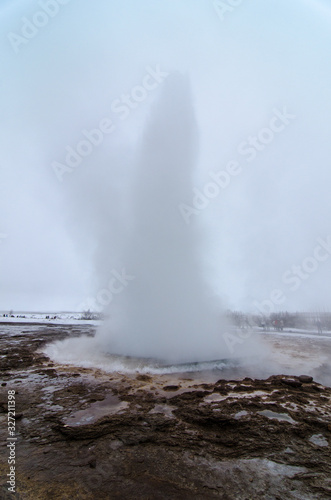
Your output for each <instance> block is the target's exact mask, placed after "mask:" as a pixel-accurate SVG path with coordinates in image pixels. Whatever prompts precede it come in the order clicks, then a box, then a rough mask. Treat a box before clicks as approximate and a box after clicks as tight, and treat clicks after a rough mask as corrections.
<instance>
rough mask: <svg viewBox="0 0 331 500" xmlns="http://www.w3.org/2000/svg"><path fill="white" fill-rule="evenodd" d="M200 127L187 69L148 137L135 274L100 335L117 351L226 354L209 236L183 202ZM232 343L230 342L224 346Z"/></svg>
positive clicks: (132, 254) (130, 245)
mask: <svg viewBox="0 0 331 500" xmlns="http://www.w3.org/2000/svg"><path fill="white" fill-rule="evenodd" d="M197 143H198V133H197V126H196V122H195V118H194V113H193V106H192V99H191V95H190V88H189V84H188V81H187V79H186V78H185V77H182V76H180V75H178V74H174V75H172V76H171V77H169V78H168V80H167V82H166V83H165V87H164V89H163V94H162V96H161V99H160V100H159V101H158V102H157V103H156V104H155V105H154V109H153V112H152V114H151V117H150V118H149V121H148V123H147V126H146V130H145V133H144V134H143V137H142V146H141V151H140V152H139V153H138V166H137V171H136V174H135V175H136V180H135V183H134V189H133V193H132V196H131V206H130V209H131V213H132V226H131V235H130V236H129V238H128V242H127V248H126V249H125V252H124V255H123V262H124V264H125V269H126V270H127V272H128V274H130V275H133V276H134V279H133V280H131V281H129V282H128V284H127V287H126V289H125V291H124V292H123V293H121V294H118V296H116V310H115V308H114V307H111V309H110V311H109V313H110V319H109V320H108V321H107V322H106V323H105V324H104V326H103V327H102V329H101V330H100V332H99V334H98V336H97V341H99V342H101V344H103V345H104V346H106V348H107V349H108V350H109V351H110V352H112V353H118V354H126V355H132V356H142V357H152V358H159V359H160V358H161V359H166V360H169V361H176V362H178V361H188V360H190V361H196V360H202V359H203V360H206V359H219V358H220V357H224V356H226V355H227V354H228V353H227V352H226V350H225V349H226V346H225V345H224V340H223V337H222V330H223V327H222V321H221V318H220V310H218V312H217V309H216V307H215V308H214V307H213V306H212V297H211V292H210V290H209V289H208V286H207V284H206V282H205V280H204V279H203V272H202V269H201V260H202V259H201V255H200V252H201V249H200V246H199V242H200V241H201V236H200V234H199V231H198V228H197V227H196V226H195V225H194V224H186V223H185V221H184V219H183V217H182V216H181V213H180V211H179V208H178V207H179V205H180V204H181V203H182V202H183V200H186V199H188V198H189V196H190V194H191V192H192V187H193V186H192V177H193V174H194V170H195V163H196V161H197ZM224 347H225V348H224Z"/></svg>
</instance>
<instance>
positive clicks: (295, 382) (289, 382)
mask: <svg viewBox="0 0 331 500" xmlns="http://www.w3.org/2000/svg"><path fill="white" fill-rule="evenodd" d="M281 382H282V384H285V385H289V386H290V387H301V386H302V382H300V380H296V379H294V378H282V379H281Z"/></svg>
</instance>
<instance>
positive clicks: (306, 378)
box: [298, 375, 313, 384]
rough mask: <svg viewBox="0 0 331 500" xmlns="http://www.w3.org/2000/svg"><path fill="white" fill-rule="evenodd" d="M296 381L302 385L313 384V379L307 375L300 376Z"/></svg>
mask: <svg viewBox="0 0 331 500" xmlns="http://www.w3.org/2000/svg"><path fill="white" fill-rule="evenodd" d="M298 379H299V380H300V382H302V383H303V384H311V382H313V377H310V376H309V375H300V377H298Z"/></svg>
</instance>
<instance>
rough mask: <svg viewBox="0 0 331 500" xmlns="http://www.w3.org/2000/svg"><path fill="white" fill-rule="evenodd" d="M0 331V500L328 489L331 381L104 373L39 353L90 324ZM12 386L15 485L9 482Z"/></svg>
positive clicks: (249, 495)
mask: <svg viewBox="0 0 331 500" xmlns="http://www.w3.org/2000/svg"><path fill="white" fill-rule="evenodd" d="M1 331H2V334H1V336H0V345H1V358H0V369H1V372H0V374H1V375H0V376H1V381H2V384H1V387H0V412H1V413H0V422H1V434H0V449H1V461H0V471H1V490H0V491H1V493H0V497H1V498H2V499H7V498H8V499H9V498H11V499H13V498H15V499H24V500H25V499H26V500H39V499H40V500H47V499H52V500H57V499H61V500H62V499H100V498H102V499H121V500H122V499H135V500H136V499H151V500H152V499H153V500H154V499H192V498H196V499H201V500H205V499H213V498H221V499H243V500H244V499H245V500H248V499H283V498H287V499H314V498H316V499H328V498H330V497H331V479H330V478H331V474H330V472H331V466H330V464H331V460H330V458H331V454H330V442H331V441H330V440H331V424H330V422H331V420H330V416H331V405H330V402H331V389H330V388H328V387H325V386H323V385H321V384H318V383H316V382H315V381H313V380H311V378H310V377H297V376H289V375H286V376H285V375H274V376H271V377H269V378H268V379H266V380H257V379H252V378H248V377H246V378H244V379H241V380H222V379H220V380H217V381H216V382H215V374H212V376H211V374H208V373H205V374H204V373H199V374H192V373H190V374H186V375H185V374H178V375H175V374H173V375H145V374H132V375H123V374H120V373H112V374H109V373H105V372H102V371H101V370H96V369H94V370H93V369H87V368H77V367H71V366H64V365H58V364H55V363H53V362H52V361H51V360H50V359H49V358H47V357H46V356H45V355H44V354H43V353H42V352H41V351H42V347H43V346H44V345H45V344H46V343H47V342H50V341H51V340H54V339H57V340H58V339H64V338H66V337H68V336H79V335H82V334H84V335H86V334H88V335H93V334H94V332H93V329H92V328H89V327H86V328H84V327H79V328H77V327H74V326H73V327H70V326H65V327H63V326H62V327H61V326H50V325H49V326H42V325H29V326H27V325H15V326H10V325H2V326H1ZM8 389H10V390H13V389H14V390H15V392H16V395H15V396H16V437H17V441H16V464H15V465H16V491H15V493H9V492H8V490H7V485H6V480H7V479H6V474H7V473H8V472H9V465H8V463H7V459H8V447H7V443H8V440H7V438H8V432H7V409H8V406H7V391H8Z"/></svg>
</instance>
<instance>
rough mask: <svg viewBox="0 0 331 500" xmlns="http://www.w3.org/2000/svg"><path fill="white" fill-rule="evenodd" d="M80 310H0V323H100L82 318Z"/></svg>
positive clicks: (96, 324)
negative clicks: (10, 311)
mask: <svg viewBox="0 0 331 500" xmlns="http://www.w3.org/2000/svg"><path fill="white" fill-rule="evenodd" d="M82 314H83V313H81V312H70V311H69V312H20V311H19V312H16V311H15V312H14V313H13V314H11V315H10V314H8V311H0V324H1V323H41V324H57V325H95V326H98V325H100V323H101V321H100V320H99V319H82Z"/></svg>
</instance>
